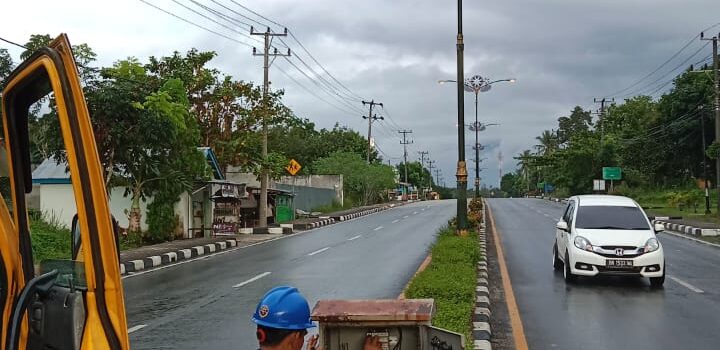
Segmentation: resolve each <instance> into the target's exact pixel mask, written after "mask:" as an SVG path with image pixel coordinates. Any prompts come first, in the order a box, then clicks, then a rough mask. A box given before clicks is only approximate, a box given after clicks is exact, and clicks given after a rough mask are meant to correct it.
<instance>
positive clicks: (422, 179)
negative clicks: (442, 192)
mask: <svg viewBox="0 0 720 350" xmlns="http://www.w3.org/2000/svg"><path fill="white" fill-rule="evenodd" d="M418 153H419V154H420V185H421V186H423V187H424V186H425V156H426V155H428V153H429V152H428V151H422V152H418ZM430 176H432V174H430ZM423 198H425V196H424V195H423Z"/></svg>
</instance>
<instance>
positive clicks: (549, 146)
mask: <svg viewBox="0 0 720 350" xmlns="http://www.w3.org/2000/svg"><path fill="white" fill-rule="evenodd" d="M535 139H536V140H538V142H540V143H539V144H537V145H536V146H535V148H536V149H537V150H538V153H540V154H542V155H547V154H550V153H552V152H554V151H555V150H556V149H557V147H558V139H557V135H555V133H554V132H553V131H550V130H545V131H543V133H542V134H541V135H540V136H538V137H536V138H535Z"/></svg>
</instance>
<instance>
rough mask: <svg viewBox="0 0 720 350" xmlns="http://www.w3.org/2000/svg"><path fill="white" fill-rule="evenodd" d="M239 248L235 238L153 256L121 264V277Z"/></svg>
mask: <svg viewBox="0 0 720 350" xmlns="http://www.w3.org/2000/svg"><path fill="white" fill-rule="evenodd" d="M234 247H237V240H235V239H234V238H231V239H227V240H225V241H220V242H215V243H210V244H205V245H199V246H194V247H191V248H187V249H180V250H177V251H174V252H169V253H164V254H162V255H153V256H148V257H146V258H143V259H140V260H131V261H127V262H124V263H120V275H127V274H130V273H133V272H140V271H143V270H148V269H152V268H155V267H158V266H163V265H169V264H173V263H176V262H178V261H181V260H187V259H192V258H195V257H198V256H205V255H211V254H215V253H218V252H221V251H223V250H226V249H229V248H234Z"/></svg>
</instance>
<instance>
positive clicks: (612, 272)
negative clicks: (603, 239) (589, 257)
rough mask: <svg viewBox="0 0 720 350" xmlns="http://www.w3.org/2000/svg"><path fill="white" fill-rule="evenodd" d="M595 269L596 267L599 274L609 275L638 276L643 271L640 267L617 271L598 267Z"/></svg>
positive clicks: (624, 268)
mask: <svg viewBox="0 0 720 350" xmlns="http://www.w3.org/2000/svg"><path fill="white" fill-rule="evenodd" d="M595 267H597V269H598V272H599V273H601V274H609V275H639V274H640V271H642V269H643V267H642V266H633V267H623V268H619V269H610V268H607V267H605V266H599V265H598V266H595Z"/></svg>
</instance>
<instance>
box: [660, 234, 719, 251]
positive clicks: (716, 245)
mask: <svg viewBox="0 0 720 350" xmlns="http://www.w3.org/2000/svg"><path fill="white" fill-rule="evenodd" d="M662 233H665V234H668V235H671V236H675V237H678V238H682V239H687V240H689V241H693V242H696V243H700V244H704V245H709V246H711V247H715V248H720V244H715V243H710V242H706V241H703V240H702V239H698V238H694V237H690V236H688V235H687V234H684V233H680V232H673V231H670V230H666V231H664V232H662Z"/></svg>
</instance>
